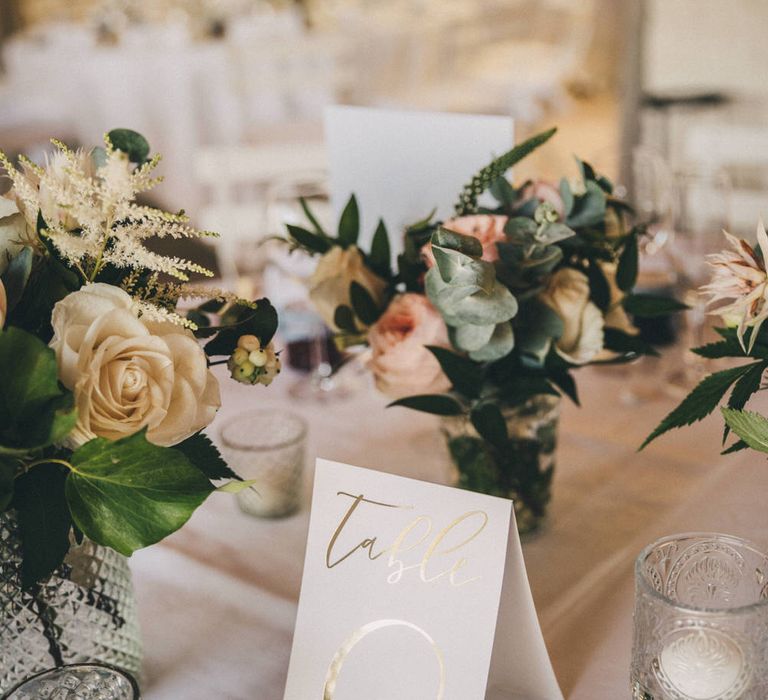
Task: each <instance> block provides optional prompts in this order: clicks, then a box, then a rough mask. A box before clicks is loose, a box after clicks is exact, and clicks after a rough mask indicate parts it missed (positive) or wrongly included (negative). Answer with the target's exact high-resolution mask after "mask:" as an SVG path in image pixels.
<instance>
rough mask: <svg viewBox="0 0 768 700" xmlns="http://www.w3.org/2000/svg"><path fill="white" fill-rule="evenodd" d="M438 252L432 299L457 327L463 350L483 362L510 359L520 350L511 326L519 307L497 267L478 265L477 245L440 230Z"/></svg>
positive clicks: (429, 289) (435, 242)
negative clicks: (497, 275) (508, 355)
mask: <svg viewBox="0 0 768 700" xmlns="http://www.w3.org/2000/svg"><path fill="white" fill-rule="evenodd" d="M432 252H433V253H434V256H435V261H436V263H437V264H436V265H435V267H433V268H432V269H430V270H429V272H428V273H427V275H426V278H425V288H426V293H427V296H428V297H429V298H430V300H431V301H432V303H433V304H434V305H435V308H437V310H438V311H439V312H440V313H441V315H442V316H443V319H444V320H445V322H446V324H448V326H450V327H451V331H452V332H451V340H452V342H453V343H454V344H455V346H456V347H457V349H459V350H462V351H466V352H469V354H470V357H471V358H472V359H474V360H479V361H492V360H496V359H499V358H500V357H503V356H504V355H506V354H507V353H508V352H509V351H510V350H511V349H512V347H513V346H514V337H513V334H512V327H511V326H510V325H509V323H508V321H509V320H510V319H511V318H512V317H513V316H514V315H515V314H516V313H517V301H516V300H515V298H514V296H512V293H511V292H510V291H509V289H507V287H505V286H504V285H503V284H502V283H501V282H500V281H499V280H497V279H496V272H495V270H494V267H493V265H491V264H490V263H488V262H485V261H484V260H480V259H478V257H479V254H481V253H482V249H480V248H479V242H478V241H477V239H475V238H472V237H471V236H463V235H461V234H458V233H454V232H453V231H446V230H444V229H438V231H437V232H436V233H435V234H434V235H433V239H432ZM473 254H474V255H475V256H476V257H473Z"/></svg>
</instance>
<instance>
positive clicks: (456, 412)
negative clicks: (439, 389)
mask: <svg viewBox="0 0 768 700" xmlns="http://www.w3.org/2000/svg"><path fill="white" fill-rule="evenodd" d="M391 406H403V407H404V408H412V409H413V410H414V411H423V412H424V413H432V414H434V415H436V416H460V415H461V414H462V413H464V407H463V406H462V405H461V404H460V403H459V402H458V401H457V400H456V399H454V398H453V397H452V396H448V395H447V394H419V395H418V396H406V397H405V398H402V399H397V401H392V403H390V404H389V405H388V406H387V408H389V407H391Z"/></svg>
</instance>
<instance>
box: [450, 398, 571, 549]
mask: <svg viewBox="0 0 768 700" xmlns="http://www.w3.org/2000/svg"><path fill="white" fill-rule="evenodd" d="M502 414H503V415H504V419H505V421H506V424H507V435H508V436H509V439H508V441H507V444H506V445H505V446H504V448H503V449H502V448H500V447H496V446H493V445H491V444H490V443H488V442H487V441H485V440H483V439H482V438H481V437H480V436H479V435H478V433H477V431H476V430H475V428H474V426H473V425H472V423H471V421H470V420H469V419H468V418H466V417H464V416H462V417H449V418H444V419H443V433H444V434H445V437H446V440H447V442H448V451H449V453H450V455H451V459H452V460H453V464H454V466H455V468H456V479H455V483H456V485H457V486H459V487H461V488H465V489H469V490H471V491H480V492H481V493H487V494H490V495H492V496H502V497H504V498H511V499H513V501H514V505H515V518H516V520H517V529H518V531H519V532H520V534H521V535H524V534H529V533H532V532H534V531H536V530H538V529H539V527H541V525H542V523H543V522H544V519H545V517H546V514H547V505H548V504H549V501H550V499H551V496H552V476H553V474H554V471H555V448H556V446H557V426H558V419H559V417H560V397H558V396H552V395H549V394H540V395H537V396H534V397H532V398H530V399H529V400H528V401H526V402H524V403H522V404H519V405H517V406H506V407H504V408H502Z"/></svg>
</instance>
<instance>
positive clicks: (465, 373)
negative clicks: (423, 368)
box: [427, 345, 483, 399]
mask: <svg viewBox="0 0 768 700" xmlns="http://www.w3.org/2000/svg"><path fill="white" fill-rule="evenodd" d="M427 350H429V351H430V352H431V353H432V354H433V355H434V356H435V357H436V358H437V361H438V362H439V363H440V367H441V368H442V370H443V373H444V374H445V376H446V377H448V379H449V380H450V382H451V384H452V385H453V388H454V389H455V390H456V391H457V392H458V393H459V394H461V395H462V396H466V397H467V398H469V399H474V398H477V397H478V396H479V395H480V390H481V388H482V384H483V367H482V365H481V364H479V363H477V362H473V361H472V360H470V359H469V358H467V357H463V356H462V355H457V354H456V353H455V352H451V351H450V350H446V349H445V348H439V347H436V346H434V345H428V346H427Z"/></svg>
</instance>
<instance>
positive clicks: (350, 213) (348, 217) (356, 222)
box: [339, 195, 360, 248]
mask: <svg viewBox="0 0 768 700" xmlns="http://www.w3.org/2000/svg"><path fill="white" fill-rule="evenodd" d="M359 236H360V212H359V211H358V209H357V198H356V197H355V195H352V196H351V197H350V198H349V201H348V202H347V206H345V207H344V211H343V212H341V218H340V219H339V245H342V246H343V247H344V248H347V247H349V246H351V245H355V243H357V239H358V237H359Z"/></svg>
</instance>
